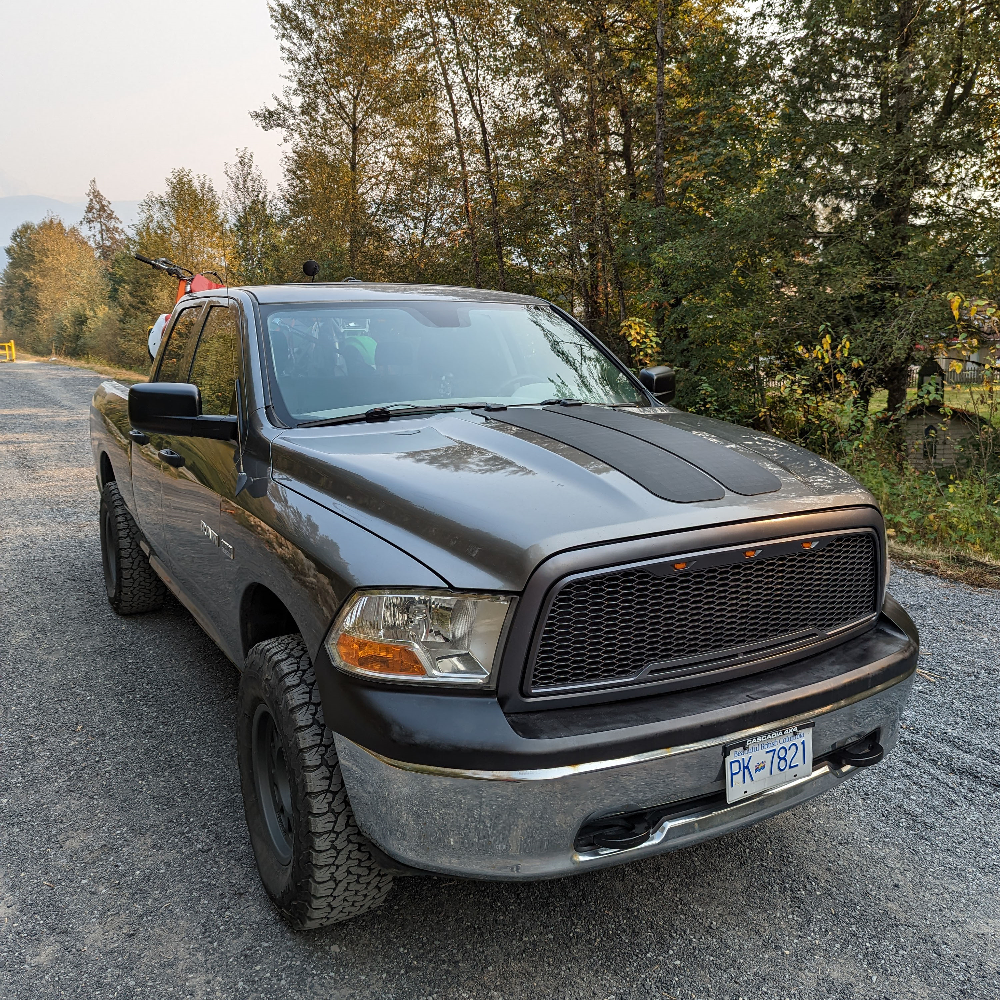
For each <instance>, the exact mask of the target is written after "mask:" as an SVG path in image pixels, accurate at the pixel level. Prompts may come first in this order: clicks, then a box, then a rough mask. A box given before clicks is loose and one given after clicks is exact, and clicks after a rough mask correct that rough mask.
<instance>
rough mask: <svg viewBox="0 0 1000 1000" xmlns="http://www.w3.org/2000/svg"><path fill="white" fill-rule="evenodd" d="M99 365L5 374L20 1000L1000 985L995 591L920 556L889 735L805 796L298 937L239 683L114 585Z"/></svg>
mask: <svg viewBox="0 0 1000 1000" xmlns="http://www.w3.org/2000/svg"><path fill="white" fill-rule="evenodd" d="M99 382H100V377H99V376H97V375H94V374H92V373H89V372H86V371H83V370H80V369H67V368H64V367H60V366H55V365H47V364H21V363H18V364H12V365H0V998H3V1000H38V998H48V997H102V998H103V997H127V998H131V997H135V998H147V997H225V998H228V997H234V998H250V997H254V998H257V997H261V998H272V997H273V998H285V997H289V996H294V997H306V998H310V997H317V998H319V997H324V998H327V997H340V998H345V1000H367V998H369V997H373V996H378V997H379V998H385V1000H410V998H418V1000H422V998H428V1000H429V998H431V997H438V998H449V1000H451V998H455V1000H464V998H470V1000H499V998H503V1000H507V998H521V997H525V998H530V1000H534V998H560V1000H562V998H565V1000H607V998H609V997H613V998H614V1000H640V998H641V1000H647V998H649V997H674V998H684V1000H692V998H697V1000H703V998H708V997H713V998H726V1000H737V998H740V997H743V998H746V1000H751V998H752V1000H757V998H780V1000H787V998H790V997H796V998H806V1000H827V998H830V1000H884V998H896V997H907V998H910V997H927V998H935V1000H936V998H970V1000H995V998H1000V959H998V952H1000V948H998V944H1000V903H998V900H1000V870H998V862H997V831H998V829H1000V807H998V800H1000V796H998V788H1000V756H998V750H997V744H998V733H997V719H998V715H1000V712H998V709H1000V684H998V668H997V654H996V644H997V639H998V638H1000V592H996V591H982V590H971V589H969V588H967V587H963V586H961V585H956V584H952V583H947V582H944V581H941V580H937V579H934V578H931V577H926V576H921V575H918V574H916V573H913V572H908V571H906V570H899V571H897V572H896V573H895V574H894V578H893V583H892V590H893V592H894V593H895V594H896V596H897V597H898V598H899V599H900V600H901V601H902V603H903V604H904V605H905V606H906V607H907V609H908V610H909V611H910V612H911V614H912V615H913V617H914V618H915V620H916V621H917V622H918V624H919V625H920V628H921V633H922V645H923V649H924V652H925V654H926V655H925V656H923V657H922V658H921V666H922V667H923V669H924V670H925V671H926V672H927V673H929V674H930V675H931V677H932V678H934V680H931V679H926V678H923V677H921V678H920V679H919V680H918V682H917V684H916V687H915V690H914V696H913V700H912V702H911V705H910V707H909V710H908V712H907V717H906V719H905V724H906V727H907V728H906V729H905V730H904V738H903V741H902V743H901V745H900V747H899V749H898V750H897V751H896V752H895V753H894V754H893V755H892V756H891V757H890V758H889V759H888V760H887V761H886V762H885V763H884V764H882V765H880V766H879V767H877V768H874V769H872V770H871V771H868V772H865V773H863V774H860V775H858V776H856V777H854V778H852V779H851V780H850V781H848V782H847V783H845V784H844V785H843V786H841V787H840V788H838V789H836V790H835V791H834V792H832V793H830V794H828V795H826V796H824V797H823V798H820V799H817V800H814V801H813V802H811V803H809V804H808V805H806V806H805V807H803V808H801V809H799V810H797V811H795V812H792V813H786V814H784V815H782V816H779V817H776V818H774V819H772V820H770V821H768V822H766V823H763V824H760V825H758V826H756V827H753V828H751V829H747V830H743V831H740V832H739V833H737V834H735V835H733V836H730V837H727V838H724V839H722V840H717V841H713V842H711V843H708V844H702V845H699V846H697V847H694V848H691V849H689V850H685V851H681V852H678V853H676V854H673V855H667V856H665V857H662V858H658V859H653V860H649V861H646V862H643V863H640V864H636V865H632V866H628V867H623V868H617V869H610V870H607V871H603V872H596V873H592V874H589V875H585V876H579V877H576V878H571V879H565V880H561V881H556V882H546V883H534V884H525V885H501V884H491V883H474V882H464V881H460V880H443V879H438V880H432V879H409V880H406V879H401V880H398V881H397V883H396V885H395V887H394V888H393V891H392V893H391V894H390V896H389V899H388V902H387V903H386V905H385V906H384V907H383V908H382V909H380V910H378V911H376V912H374V913H372V914H370V915H368V916H366V917H364V918H362V919H360V920H357V921H355V922H353V923H350V924H344V925H341V926H338V927H335V928H332V929H329V930H326V931H323V932H317V933H311V934H304V935H296V934H294V933H292V932H291V931H289V930H288V929H287V928H286V927H285V925H284V924H283V923H282V922H281V920H280V919H279V918H278V917H277V916H276V915H275V913H274V912H273V910H272V909H271V907H270V905H269V903H268V901H267V899H266V897H265V895H264V893H263V890H262V889H261V887H260V884H259V882H258V880H257V877H256V872H255V870H254V865H253V857H252V854H251V852H250V848H249V844H248V841H247V836H246V833H245V831H244V824H243V815H242V803H241V800H240V793H239V780H238V775H237V771H236V764H235V760H236V753H235V738H234V721H235V720H234V705H235V694H236V686H237V675H236V671H235V670H234V668H233V667H232V665H231V664H229V663H228V661H226V659H225V658H224V657H223V656H222V655H221V654H220V653H219V652H218V650H217V649H216V648H215V647H214V646H213V645H212V643H211V642H210V641H209V640H208V639H207V638H206V637H205V636H204V635H203V634H202V633H201V631H200V630H199V629H198V627H197V626H196V625H195V624H194V622H193V621H192V619H191V618H190V616H189V615H188V614H187V613H186V612H185V611H184V610H183V609H181V608H180V607H179V606H177V605H176V604H171V605H170V606H169V607H167V608H165V609H164V610H163V611H160V612H157V613H155V614H151V615H144V616H139V617H136V618H127V619H123V618H117V617H116V616H115V615H114V614H113V613H112V612H111V610H110V608H109V607H108V605H107V602H106V600H105V598H104V592H103V581H102V577H101V569H100V550H99V544H98V532H97V500H98V498H97V492H96V487H95V483H94V474H93V469H92V464H91V463H92V460H91V456H90V449H89V436H88V426H87V421H88V406H89V400H90V396H91V393H92V392H93V390H94V388H95V387H96V386H97V384H98V383H99Z"/></svg>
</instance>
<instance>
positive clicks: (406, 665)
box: [337, 632, 427, 677]
mask: <svg viewBox="0 0 1000 1000" xmlns="http://www.w3.org/2000/svg"><path fill="white" fill-rule="evenodd" d="M337 652H338V653H339V654H340V658H341V659H342V660H343V661H344V663H345V664H347V665H348V666H351V667H356V668H357V669H358V670H366V671H368V672H369V673H373V674H391V675H393V676H397V677H400V676H401V677H426V676H427V671H426V670H425V669H424V665H423V664H422V663H421V662H420V660H419V658H418V657H417V654H416V653H414V652H413V650H412V649H408V648H407V647H406V646H395V645H393V644H392V643H388V642H374V641H372V640H371V639H361V638H359V637H358V636H356V635H350V634H349V633H347V632H345V633H343V635H341V636H340V637H339V638H338V639H337Z"/></svg>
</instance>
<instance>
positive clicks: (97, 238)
mask: <svg viewBox="0 0 1000 1000" xmlns="http://www.w3.org/2000/svg"><path fill="white" fill-rule="evenodd" d="M82 226H83V228H84V229H85V230H86V231H87V232H88V233H90V242H91V244H92V245H93V247H94V249H95V250H96V251H97V256H98V257H100V258H101V260H103V261H104V263H105V264H110V263H111V261H112V260H113V259H114V256H115V254H116V253H119V252H120V251H121V250H122V249H123V248H124V246H125V228H124V227H123V226H122V221H121V219H119V218H118V216H117V215H116V214H115V210H114V209H113V208H112V207H111V202H110V201H108V199H107V198H105V197H104V195H103V194H101V192H100V190H99V189H98V187H97V179H96V178H93V179H91V182H90V187H88V188H87V207H86V208H85V209H84V212H83V222H82Z"/></svg>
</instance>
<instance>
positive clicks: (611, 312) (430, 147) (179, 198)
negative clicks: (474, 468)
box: [0, 0, 1000, 556]
mask: <svg viewBox="0 0 1000 1000" xmlns="http://www.w3.org/2000/svg"><path fill="white" fill-rule="evenodd" d="M269 9H270V11H271V19H272V24H273V26H274V30H275V32H276V34H277V36H278V39H279V42H280V45H281V51H282V57H283V61H284V65H285V70H286V73H285V79H286V84H287V86H286V88H285V90H284V92H283V93H282V94H281V95H280V96H275V98H274V99H273V102H272V103H271V104H269V105H268V106H265V107H263V108H259V109H256V110H252V111H251V114H252V116H253V118H254V119H255V120H256V121H257V122H258V124H259V125H260V126H261V127H262V128H264V129H266V130H277V131H278V132H279V133H280V134H281V136H282V138H283V140H284V143H285V149H286V154H285V157H284V178H283V181H282V183H281V184H280V186H279V187H278V189H277V190H270V189H269V188H268V185H267V183H266V182H265V180H264V178H263V177H262V175H261V174H260V172H259V170H258V169H257V168H256V166H255V164H254V162H253V159H252V157H251V155H250V154H249V152H247V151H245V150H244V151H235V152H234V161H233V163H231V164H227V166H226V171H225V175H226V178H227V181H228V183H227V186H226V188H225V190H223V191H219V190H217V189H216V188H215V187H214V186H213V184H212V183H211V181H210V180H208V179H207V178H206V177H203V176H196V175H193V174H192V173H191V172H190V171H188V170H186V169H185V168H183V167H178V168H177V169H176V170H174V171H173V173H171V174H170V176H169V177H168V178H167V179H166V184H165V188H164V190H163V191H162V192H161V193H151V194H150V195H149V196H148V197H147V198H146V199H145V201H144V202H143V203H142V205H141V207H140V212H139V218H138V221H137V222H136V223H135V225H134V226H133V227H132V228H131V229H130V230H129V231H127V232H126V231H124V229H123V227H122V226H121V223H120V222H119V221H118V220H117V218H116V217H115V215H114V212H113V211H112V209H111V206H110V204H109V202H108V201H107V199H105V198H104V196H103V195H102V194H101V192H100V190H99V188H98V186H97V184H96V182H94V183H92V184H91V188H90V192H89V203H88V206H87V212H86V215H85V218H84V222H83V225H82V227H81V229H80V230H78V229H76V228H66V227H65V226H64V225H63V223H62V222H61V221H60V220H59V219H57V218H54V217H53V218H48V219H46V220H45V221H43V222H41V223H38V224H34V223H26V224H24V225H22V226H21V227H19V228H18V229H17V230H16V231H15V232H14V234H13V236H12V239H11V243H10V246H9V247H8V248H7V255H8V261H9V262H8V264H7V266H6V269H5V270H4V272H3V274H2V277H0V324H2V326H0V340H7V339H10V338H14V339H15V340H16V341H17V342H18V344H19V346H21V347H23V348H27V349H28V350H31V351H34V352H36V353H41V354H46V355H47V354H48V353H49V352H50V351H52V352H54V353H55V354H57V355H61V356H66V357H70V358H84V359H91V360H100V361H104V362H106V363H109V364H113V365H117V366H121V367H125V368H129V369H132V370H134V371H136V372H137V373H144V372H145V371H147V370H148V356H147V354H146V331H147V329H148V327H149V325H150V324H151V323H152V321H153V319H155V317H156V316H157V315H159V314H160V313H163V312H168V311H169V310H170V307H171V305H172V302H173V289H174V286H173V283H172V282H170V281H169V280H167V279H166V278H165V277H164V276H162V275H160V274H158V273H156V272H155V271H153V270H152V269H150V268H148V267H147V266H145V265H142V264H140V263H138V262H137V261H135V260H134V258H133V256H132V255H133V254H134V253H136V252H138V253H141V254H144V255H146V256H148V257H154V258H155V257H167V258H169V259H171V260H173V261H175V262H177V263H180V264H183V265H185V266H187V267H190V268H192V269H193V270H196V271H204V270H213V271H217V272H218V273H219V274H221V275H224V277H225V279H226V280H227V281H228V282H229V283H231V284H254V283H262V282H285V281H302V280H306V279H305V278H304V277H303V275H302V272H301V265H302V261H303V260H305V259H306V258H313V259H315V260H317V261H318V262H319V263H320V265H321V273H320V279H321V280H328V281H337V280H342V279H344V278H345V277H348V276H352V277H358V278H361V279H364V280H374V281H403V282H432V283H443V284H453V285H469V286H476V287H489V288H498V289H506V290H508V291H515V292H525V293H529V294H532V295H540V296H543V297H545V298H548V299H551V300H552V301H554V302H557V303H559V304H560V305H562V306H563V307H564V308H566V309H568V310H570V311H572V312H573V313H574V314H575V315H576V316H578V317H579V319H580V320H581V321H582V322H583V323H584V324H585V325H587V326H588V327H589V328H590V329H591V330H593V331H594V332H595V333H596V334H597V335H598V336H599V337H601V338H602V339H603V340H604V342H605V343H606V344H608V346H609V347H611V349H612V350H614V351H616V353H618V355H619V356H620V357H622V358H623V359H624V360H626V361H627V362H628V363H629V364H631V365H632V366H633V367H642V366H644V365H648V364H655V363H668V364H672V365H674V366H675V367H676V368H677V370H678V378H679V392H678V399H677V403H678V405H680V406H681V407H683V408H686V409H690V410H695V411H698V412H702V413H708V414H711V415H714V416H718V417H721V418H723V419H728V420H733V421H737V422H741V423H745V424H749V425H753V426H757V427H760V428H763V429H765V430H769V431H771V432H773V433H777V434H780V435H782V436H784V437H786V438H789V439H791V440H793V441H796V442H798V443H800V444H803V445H805V446H807V447H810V448H812V449H814V450H816V451H819V452H820V453H822V454H825V455H827V456H828V457H831V458H833V459H835V460H837V461H839V462H841V463H842V464H844V465H845V466H846V467H848V468H849V469H850V470H851V471H852V472H853V473H854V474H855V475H857V476H859V478H861V479H862V480H863V481H864V482H865V483H866V485H868V486H869V488H871V489H872V490H873V491H874V492H875V493H876V495H877V496H878V497H879V499H880V500H881V501H882V502H883V504H884V506H885V509H886V513H887V521H888V523H889V525H890V531H891V533H892V534H894V535H895V536H896V537H897V539H898V540H899V541H900V542H920V543H923V544H931V545H938V546H946V547H949V548H951V549H955V548H962V549H965V550H968V551H971V552H973V553H978V554H979V555H985V556H989V555H990V554H991V553H998V552H1000V475H998V469H997V467H996V466H997V464H998V463H997V462H996V461H995V460H994V456H995V454H996V453H997V449H996V447H995V442H994V429H995V427H997V426H1000V417H998V413H997V406H996V402H995V400H994V393H993V374H992V373H993V363H992V361H990V360H989V358H990V357H991V356H992V355H991V354H990V352H989V351H987V353H986V354H985V355H981V356H985V357H986V358H987V361H986V365H985V368H984V369H983V378H982V380H981V383H980V384H979V385H978V387H977V388H975V389H973V390H972V391H970V392H967V393H966V397H965V398H963V400H962V403H963V406H966V407H971V409H972V410H974V411H977V414H978V416H977V424H976V426H977V427H979V428H980V433H979V439H978V452H977V455H976V456H975V460H974V461H967V462H965V463H964V464H963V467H962V468H958V467H957V466H956V468H954V469H951V470H946V471H945V472H942V471H941V470H938V471H936V472H927V471H923V472H921V471H919V470H918V469H915V468H913V467H912V466H911V465H910V464H909V463H908V462H907V460H906V456H905V455H904V453H903V452H904V449H903V448H902V445H901V442H902V440H903V438H902V433H901V431H900V426H901V424H902V422H903V420H904V414H905V412H906V410H907V409H908V407H910V406H911V405H912V403H913V402H914V401H913V400H912V398H911V397H912V395H913V393H912V390H911V391H910V392H909V397H908V387H909V386H910V384H911V380H912V371H913V366H914V364H920V363H921V362H922V361H923V360H925V359H926V358H927V357H928V356H932V357H933V356H935V355H942V356H943V355H944V354H945V353H948V354H950V355H951V357H952V358H961V357H962V356H963V354H971V353H972V352H973V351H977V350H982V349H983V348H984V347H986V348H988V347H989V345H990V342H991V341H992V340H993V339H995V338H996V337H997V336H998V335H1000V327H998V320H997V317H998V314H997V309H996V304H995V296H996V291H995V285H994V281H995V278H994V276H995V274H996V267H997V253H998V238H1000V199H998V194H1000V46H997V45H996V37H997V28H998V24H997V21H998V17H997V15H998V11H1000V0H958V2H947V0H945V2H934V0H757V2H755V3H753V5H752V6H747V5H745V4H740V3H734V2H731V0H623V2H619V3H609V2H605V0H546V2H544V3H542V2H541V0H517V2H514V3H502V2H499V0H384V2H381V3H379V4H377V5H372V4H366V3H362V2H359V0H273V2H272V3H270V5H269ZM927 391H928V392H930V393H933V392H934V391H935V389H934V387H933V386H931V387H930V388H929V389H928V390H927ZM917 402H918V404H926V403H928V402H929V403H931V404H932V405H933V404H941V403H944V404H945V410H944V412H945V414H947V413H948V412H950V411H949V406H951V407H953V406H954V405H955V401H954V399H952V400H949V399H943V398H941V397H940V394H939V396H938V397H937V398H930V397H928V398H926V399H923V400H919V401H917ZM995 418H996V419H995Z"/></svg>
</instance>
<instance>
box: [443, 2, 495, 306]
mask: <svg viewBox="0 0 1000 1000" xmlns="http://www.w3.org/2000/svg"><path fill="white" fill-rule="evenodd" d="M444 14H445V17H447V18H448V23H449V24H450V25H451V34H452V37H453V38H454V39H455V57H456V59H457V60H458V68H459V72H461V74H462V82H463V83H464V84H465V92H466V94H468V96H469V105H470V107H471V108H472V113H473V115H475V117H476V121H477V122H478V124H479V132H480V135H481V136H482V142H483V169H484V171H485V173H486V183H487V185H488V187H489V191H490V209H491V222H492V228H493V248H494V250H495V252H496V255H497V281H498V283H499V285H500V289H501V291H506V290H507V275H506V273H505V271H504V262H503V239H502V237H501V234H500V204H499V198H498V196H497V185H496V180H495V179H494V177H493V158H492V155H491V153H490V136H489V131H488V130H487V128H486V113H485V111H484V109H483V100H482V95H481V94H480V93H479V73H478V70H477V72H476V86H475V88H473V86H472V81H471V80H470V79H469V73H468V70H467V69H466V66H465V60H464V59H463V58H462V42H461V39H460V38H459V34H458V25H457V24H456V22H455V18H454V16H453V15H452V13H451V11H450V10H449V9H448V8H447V7H445V9H444ZM477 62H478V56H477Z"/></svg>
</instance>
